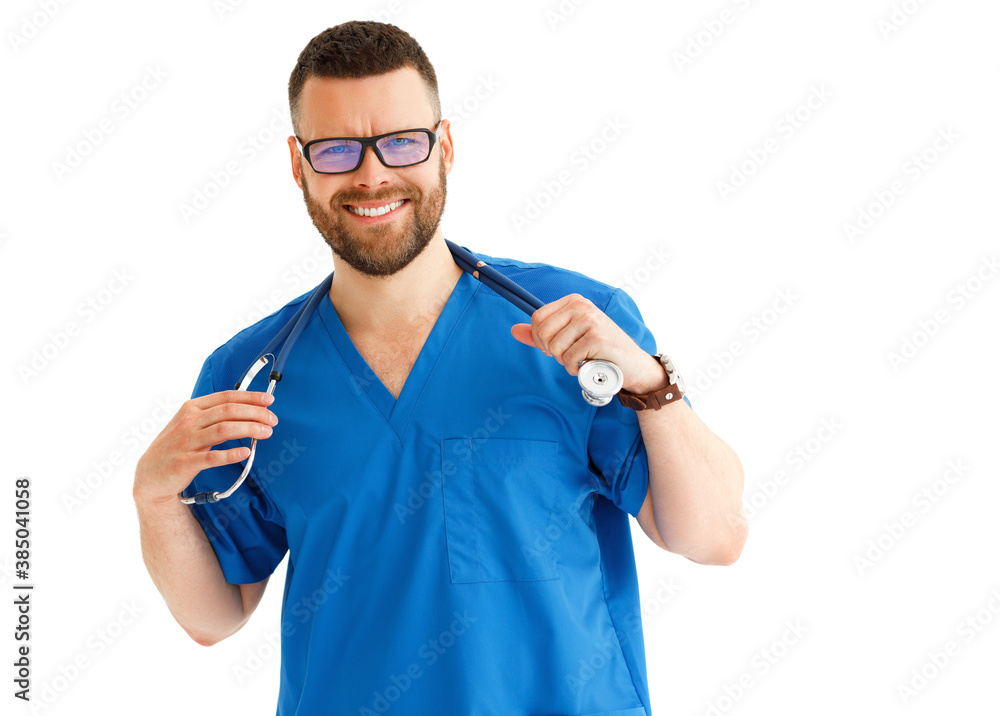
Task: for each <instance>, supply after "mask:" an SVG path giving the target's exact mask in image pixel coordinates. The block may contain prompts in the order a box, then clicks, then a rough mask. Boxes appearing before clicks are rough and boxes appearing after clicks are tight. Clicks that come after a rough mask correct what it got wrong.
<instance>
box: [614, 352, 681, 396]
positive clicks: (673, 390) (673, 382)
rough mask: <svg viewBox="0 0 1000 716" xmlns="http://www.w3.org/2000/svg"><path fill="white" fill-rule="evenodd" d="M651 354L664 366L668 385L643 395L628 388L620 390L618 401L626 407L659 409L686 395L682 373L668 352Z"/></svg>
mask: <svg viewBox="0 0 1000 716" xmlns="http://www.w3.org/2000/svg"><path fill="white" fill-rule="evenodd" d="M650 355H652V356H653V357H654V358H656V360H657V362H659V363H660V365H662V366H663V370H664V371H666V373H667V380H668V381H669V382H668V383H667V387H665V388H660V389H659V390H654V391H652V392H649V393H643V394H641V395H637V394H635V393H630V392H628V391H627V390H619V391H618V401H619V402H620V403H621V404H622V405H624V406H625V407H626V408H631V409H632V410H659V409H660V408H662V407H663V406H664V405H669V404H670V403H673V402H674V401H676V400H680V399H681V398H683V397H684V393H685V390H684V381H683V380H682V379H681V375H680V373H678V372H677V368H675V367H674V363H673V361H671V360H670V356H668V355H667V354H666V353H656V354H655V355H654V354H652V353H650Z"/></svg>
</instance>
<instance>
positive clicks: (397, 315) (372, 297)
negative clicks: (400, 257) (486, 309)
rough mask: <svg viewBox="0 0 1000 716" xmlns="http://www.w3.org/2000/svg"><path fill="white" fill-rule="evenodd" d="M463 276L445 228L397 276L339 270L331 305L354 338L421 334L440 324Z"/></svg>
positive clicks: (331, 289) (338, 268) (336, 274)
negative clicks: (442, 315)
mask: <svg viewBox="0 0 1000 716" xmlns="http://www.w3.org/2000/svg"><path fill="white" fill-rule="evenodd" d="M461 276H462V269H461V267H460V266H459V265H458V264H456V263H455V259H454V258H453V257H452V254H451V250H450V249H449V248H448V245H447V244H446V243H445V242H444V234H442V233H441V229H440V227H439V228H438V230H437V232H436V233H435V234H434V238H433V239H431V241H430V243H428V244H427V246H426V248H425V249H424V250H423V251H422V252H421V254H420V255H419V256H417V257H416V258H415V259H413V261H412V262H411V263H410V265H409V266H407V267H406V268H404V269H403V270H402V271H399V272H398V273H396V274H393V275H392V276H388V277H385V276H367V275H365V274H362V273H360V272H358V271H356V270H354V269H352V268H351V267H350V266H346V265H345V266H343V267H340V266H337V267H336V270H335V271H334V275H333V283H332V285H331V286H330V301H331V302H332V303H333V306H334V308H335V309H336V310H337V315H338V316H340V322H341V323H343V325H344V329H345V330H346V331H347V332H348V334H349V335H350V336H351V337H352V338H361V337H377V336H386V335H393V334H399V333H405V332H409V331H413V330H417V331H419V330H422V329H423V328H425V327H426V326H433V325H434V322H435V321H436V320H437V317H438V316H439V315H440V313H441V310H442V309H443V308H444V305H445V303H447V302H448V297H449V296H451V292H452V290H453V289H454V288H455V284H457V283H458V280H459V278H461Z"/></svg>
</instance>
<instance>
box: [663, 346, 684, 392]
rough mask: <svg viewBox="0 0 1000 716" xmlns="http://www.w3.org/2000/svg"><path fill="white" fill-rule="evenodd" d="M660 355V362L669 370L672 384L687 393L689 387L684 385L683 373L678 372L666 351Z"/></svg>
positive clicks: (668, 373)
mask: <svg viewBox="0 0 1000 716" xmlns="http://www.w3.org/2000/svg"><path fill="white" fill-rule="evenodd" d="M660 356H661V357H660V362H661V363H662V364H663V367H664V368H666V370H667V375H668V376H669V380H670V384H671V385H676V386H677V387H678V388H679V389H680V391H681V393H687V388H685V387H684V379H683V378H681V374H680V373H678V372H677V368H676V367H675V366H674V362H673V361H672V360H670V356H668V355H667V354H666V353H661V354H660Z"/></svg>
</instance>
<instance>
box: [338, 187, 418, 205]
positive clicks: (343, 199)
mask: <svg viewBox="0 0 1000 716" xmlns="http://www.w3.org/2000/svg"><path fill="white" fill-rule="evenodd" d="M414 198H415V197H414V194H413V192H410V191H405V190H400V189H393V190H385V191H376V192H371V193H368V194H360V193H357V192H354V193H347V192H345V193H343V194H337V195H336V196H333V197H332V198H331V199H330V206H343V205H344V204H364V203H365V202H369V201H382V200H386V199H393V200H395V199H410V200H412V199H414Z"/></svg>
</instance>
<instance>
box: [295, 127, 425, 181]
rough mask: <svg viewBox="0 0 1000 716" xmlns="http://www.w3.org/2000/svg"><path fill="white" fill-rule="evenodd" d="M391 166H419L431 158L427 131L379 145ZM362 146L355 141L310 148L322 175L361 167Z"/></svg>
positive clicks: (401, 135) (384, 140) (402, 134)
mask: <svg viewBox="0 0 1000 716" xmlns="http://www.w3.org/2000/svg"><path fill="white" fill-rule="evenodd" d="M375 144H376V146H377V147H378V150H379V152H381V153H382V158H383V159H384V160H385V163H386V164H387V165H388V166H390V167H402V166H406V165H407V164H416V163H417V162H422V161H424V160H425V159H427V157H428V155H430V146H431V142H430V136H429V135H428V134H427V133H426V132H398V133H396V134H390V135H389V136H388V137H382V138H381V139H379V140H378V141H377V142H376V143H375ZM361 149H362V144H361V142H357V141H355V140H353V139H329V140H327V141H324V142H317V143H316V144H313V145H312V146H310V147H309V158H310V159H311V160H312V165H313V168H314V169H315V170H316V171H318V172H344V171H350V170H351V169H354V167H356V166H357V165H358V158H359V157H360V155H361Z"/></svg>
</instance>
